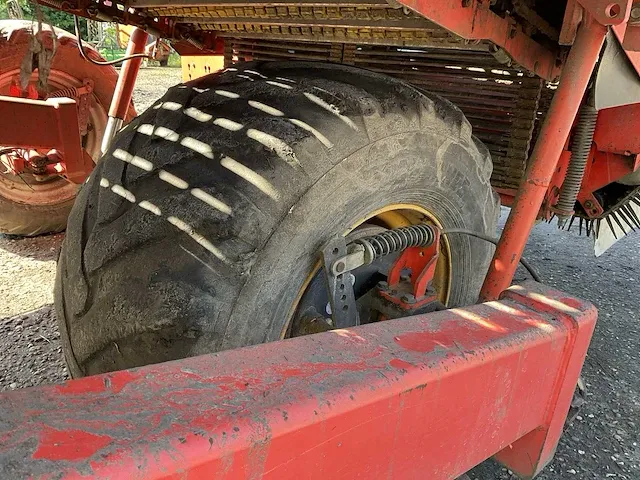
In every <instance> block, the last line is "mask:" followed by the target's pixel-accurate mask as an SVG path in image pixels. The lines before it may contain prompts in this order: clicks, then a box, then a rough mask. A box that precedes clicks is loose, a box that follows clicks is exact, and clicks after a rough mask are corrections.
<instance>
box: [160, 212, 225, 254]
mask: <svg viewBox="0 0 640 480" xmlns="http://www.w3.org/2000/svg"><path fill="white" fill-rule="evenodd" d="M167 221H168V222H169V223H170V224H172V225H174V226H175V227H177V228H179V229H180V230H182V231H183V232H184V233H186V234H187V235H189V236H190V237H191V238H192V239H194V240H195V241H196V242H198V243H199V244H200V245H202V246H203V247H204V248H206V249H207V250H209V251H210V252H211V253H213V254H214V255H215V256H216V257H218V258H219V259H220V260H222V261H223V262H226V261H227V258H226V257H225V256H224V255H223V254H222V252H221V251H220V250H219V249H217V248H216V247H215V246H214V245H213V244H212V243H211V242H210V241H209V240H207V239H206V238H205V237H203V236H202V235H201V234H199V233H198V232H196V231H195V230H194V229H193V227H192V226H191V225H189V224H188V223H186V222H184V221H183V220H181V219H179V218H178V217H174V216H170V217H167Z"/></svg>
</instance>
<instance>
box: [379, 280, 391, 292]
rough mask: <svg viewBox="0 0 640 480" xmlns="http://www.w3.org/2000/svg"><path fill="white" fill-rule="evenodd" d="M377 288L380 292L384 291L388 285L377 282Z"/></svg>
mask: <svg viewBox="0 0 640 480" xmlns="http://www.w3.org/2000/svg"><path fill="white" fill-rule="evenodd" d="M377 286H378V288H379V289H380V290H386V289H387V288H389V284H388V283H387V282H378V285H377Z"/></svg>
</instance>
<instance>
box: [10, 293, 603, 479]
mask: <svg viewBox="0 0 640 480" xmlns="http://www.w3.org/2000/svg"><path fill="white" fill-rule="evenodd" d="M595 321H596V309H595V308H594V307H593V306H592V305H590V304H588V303H585V302H582V301H580V300H577V299H574V298H570V297H567V296H565V295H564V294H562V293H560V292H558V291H556V290H552V289H549V288H547V287H544V286H542V285H540V284H537V283H534V282H530V283H528V284H526V285H524V286H518V287H512V288H511V289H509V291H507V292H505V295H504V298H503V299H502V300H501V301H499V302H491V303H487V304H483V305H475V306H472V307H468V308H464V309H453V310H447V311H442V312H437V313H432V314H428V315H421V316H415V317H409V318H404V319H398V320H390V321H385V322H378V323H374V324H369V325H364V326H360V327H356V328H353V329H348V330H334V331H330V332H326V333H322V334H317V335H310V336H305V337H299V338H295V339H290V340H284V341H280V342H274V343H269V344H263V345H258V346H255V347H246V348H242V349H237V350H231V351H226V352H222V353H218V354H212V355H204V356H200V357H194V358H189V359H185V360H180V361H176V362H168V363H164V364H159V365H152V366H147V367H143V368H140V369H133V370H127V371H120V372H114V373H110V374H106V375H100V376H94V377H88V378H84V379H80V380H71V381H68V382H66V383H64V384H62V385H51V386H45V387H37V388H30V389H25V390H18V391H14V392H10V393H5V394H1V395H0V417H1V418H2V423H0V438H1V439H2V441H1V442H0V472H2V471H4V472H5V474H6V473H7V472H10V473H11V475H9V476H11V477H12V478H15V477H20V478H26V477H30V478H32V477H38V476H40V475H42V476H45V477H48V478H54V477H55V478H78V477H81V476H86V475H90V476H93V477H95V478H155V479H159V478H163V479H174V478H175V479H177V478H226V479H234V478H238V479H240V478H265V479H278V480H286V479H296V480H297V479H300V478H305V479H316V478H317V479H321V478H323V479H324V478H355V477H358V478H382V477H384V478H387V477H389V476H393V477H394V478H429V479H430V480H438V479H451V478H454V477H456V476H458V475H460V474H462V473H464V472H466V471H468V470H469V469H470V468H472V467H473V466H475V465H476V464H478V463H480V462H481V461H483V460H484V459H486V458H488V457H490V456H491V455H495V456H496V458H497V459H498V460H499V461H501V462H503V463H504V464H505V465H506V466H508V467H509V468H510V469H511V470H512V471H514V472H516V473H518V474H519V475H521V476H523V477H527V478H529V477H531V476H533V475H534V474H536V473H537V472H539V471H540V470H541V469H542V468H543V467H544V465H546V464H547V463H548V462H549V461H550V460H551V458H552V456H553V452H554V451H555V448H556V445H557V442H558V439H559V437H560V434H561V432H562V428H563V425H564V422H565V417H566V415H567V412H568V409H569V405H570V402H571V399H572V395H573V392H574V388H575V385H576V382H577V380H578V375H579V373H580V370H581V368H582V363H583V360H584V358H585V354H586V351H587V347H588V345H589V341H590V338H591V335H592V333H593V329H594V326H595ZM3 469H4V470H3ZM6 476H7V475H5V477H6Z"/></svg>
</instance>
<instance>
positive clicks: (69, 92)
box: [49, 87, 80, 98]
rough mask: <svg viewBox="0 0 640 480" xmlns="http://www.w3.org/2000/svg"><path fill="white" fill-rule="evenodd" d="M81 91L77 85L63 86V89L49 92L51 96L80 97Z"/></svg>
mask: <svg viewBox="0 0 640 480" xmlns="http://www.w3.org/2000/svg"><path fill="white" fill-rule="evenodd" d="M79 96H80V93H79V92H78V89H77V88H76V87H69V88H63V89H62V90H56V91H55V92H51V93H50V94H49V98H61V97H68V98H78V97H79Z"/></svg>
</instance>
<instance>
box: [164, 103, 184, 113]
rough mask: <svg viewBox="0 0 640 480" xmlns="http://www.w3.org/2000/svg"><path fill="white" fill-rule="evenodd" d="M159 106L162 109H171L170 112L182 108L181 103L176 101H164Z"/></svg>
mask: <svg viewBox="0 0 640 480" xmlns="http://www.w3.org/2000/svg"><path fill="white" fill-rule="evenodd" d="M161 106H162V109H163V110H171V111H172V112H175V111H176V110H180V109H181V108H182V105H180V104H179V103H176V102H164V103H162V104H161Z"/></svg>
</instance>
